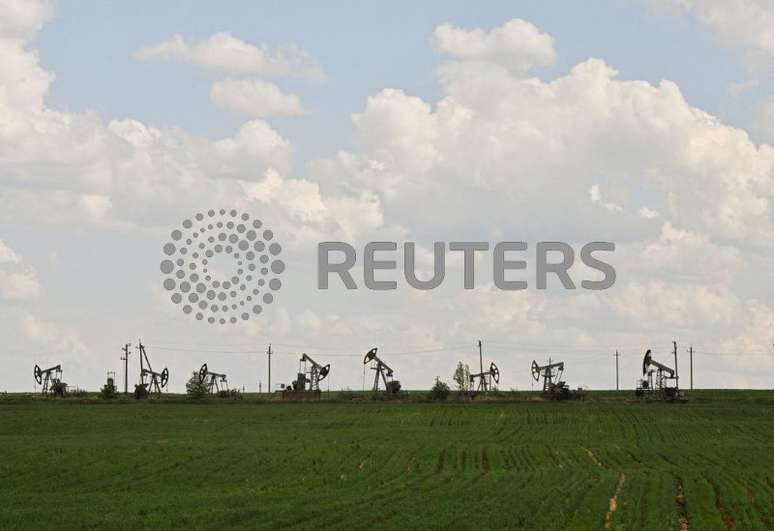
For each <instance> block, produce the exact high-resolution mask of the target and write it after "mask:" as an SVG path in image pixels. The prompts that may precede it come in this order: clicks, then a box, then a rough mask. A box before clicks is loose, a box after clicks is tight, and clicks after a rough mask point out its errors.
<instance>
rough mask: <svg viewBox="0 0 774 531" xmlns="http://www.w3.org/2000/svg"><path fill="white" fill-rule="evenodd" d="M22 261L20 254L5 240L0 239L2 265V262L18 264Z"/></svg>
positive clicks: (0, 263) (0, 260)
mask: <svg viewBox="0 0 774 531" xmlns="http://www.w3.org/2000/svg"><path fill="white" fill-rule="evenodd" d="M19 261H20V259H19V256H18V255H17V254H16V253H15V252H14V250H13V249H11V248H10V247H8V245H6V244H5V242H4V241H3V240H0V265H2V264H18V263H19Z"/></svg>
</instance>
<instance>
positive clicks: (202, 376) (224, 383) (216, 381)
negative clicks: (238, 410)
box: [164, 363, 228, 394]
mask: <svg viewBox="0 0 774 531" xmlns="http://www.w3.org/2000/svg"><path fill="white" fill-rule="evenodd" d="M164 370H166V369H164ZM198 376H199V383H202V384H204V385H206V386H207V392H208V393H209V394H213V393H219V392H221V391H228V378H227V377H226V375H225V374H221V373H218V372H212V371H210V370H209V368H208V367H207V364H206V363H204V364H202V366H201V367H200V368H199V374H198Z"/></svg>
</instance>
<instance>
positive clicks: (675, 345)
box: [672, 341, 680, 387]
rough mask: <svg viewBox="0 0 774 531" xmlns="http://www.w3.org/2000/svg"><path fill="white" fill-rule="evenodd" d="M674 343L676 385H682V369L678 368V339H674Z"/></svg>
mask: <svg viewBox="0 0 774 531" xmlns="http://www.w3.org/2000/svg"><path fill="white" fill-rule="evenodd" d="M672 345H674V349H673V352H674V353H675V385H676V386H677V387H680V371H678V370H677V341H672Z"/></svg>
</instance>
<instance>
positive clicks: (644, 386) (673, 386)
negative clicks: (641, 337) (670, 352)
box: [636, 342, 686, 402]
mask: <svg viewBox="0 0 774 531" xmlns="http://www.w3.org/2000/svg"><path fill="white" fill-rule="evenodd" d="M672 344H673V345H674V354H675V367H677V343H676V342H672ZM654 373H655V378H654ZM642 376H643V378H642V379H641V380H640V381H639V382H638V384H637V390H636V394H637V396H648V395H651V396H653V395H655V396H657V397H658V398H660V399H661V400H663V401H665V402H685V400H686V399H685V396H684V395H683V393H682V391H680V387H679V385H678V381H679V378H678V375H677V369H676V368H675V369H673V368H672V367H669V366H667V365H665V364H663V363H659V362H658V361H656V360H654V359H653V355H652V354H651V351H650V349H648V350H647V351H646V352H645V356H644V357H643V358H642Z"/></svg>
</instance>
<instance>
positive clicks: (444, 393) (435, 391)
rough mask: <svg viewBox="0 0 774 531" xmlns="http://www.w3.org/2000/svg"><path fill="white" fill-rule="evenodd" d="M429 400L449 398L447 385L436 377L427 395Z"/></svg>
mask: <svg viewBox="0 0 774 531" xmlns="http://www.w3.org/2000/svg"><path fill="white" fill-rule="evenodd" d="M427 397H428V398H429V399H430V400H446V399H447V398H449V386H448V385H447V384H446V382H442V381H441V380H439V379H438V378H436V379H435V385H433V388H432V389H430V394H429V395H427Z"/></svg>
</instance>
